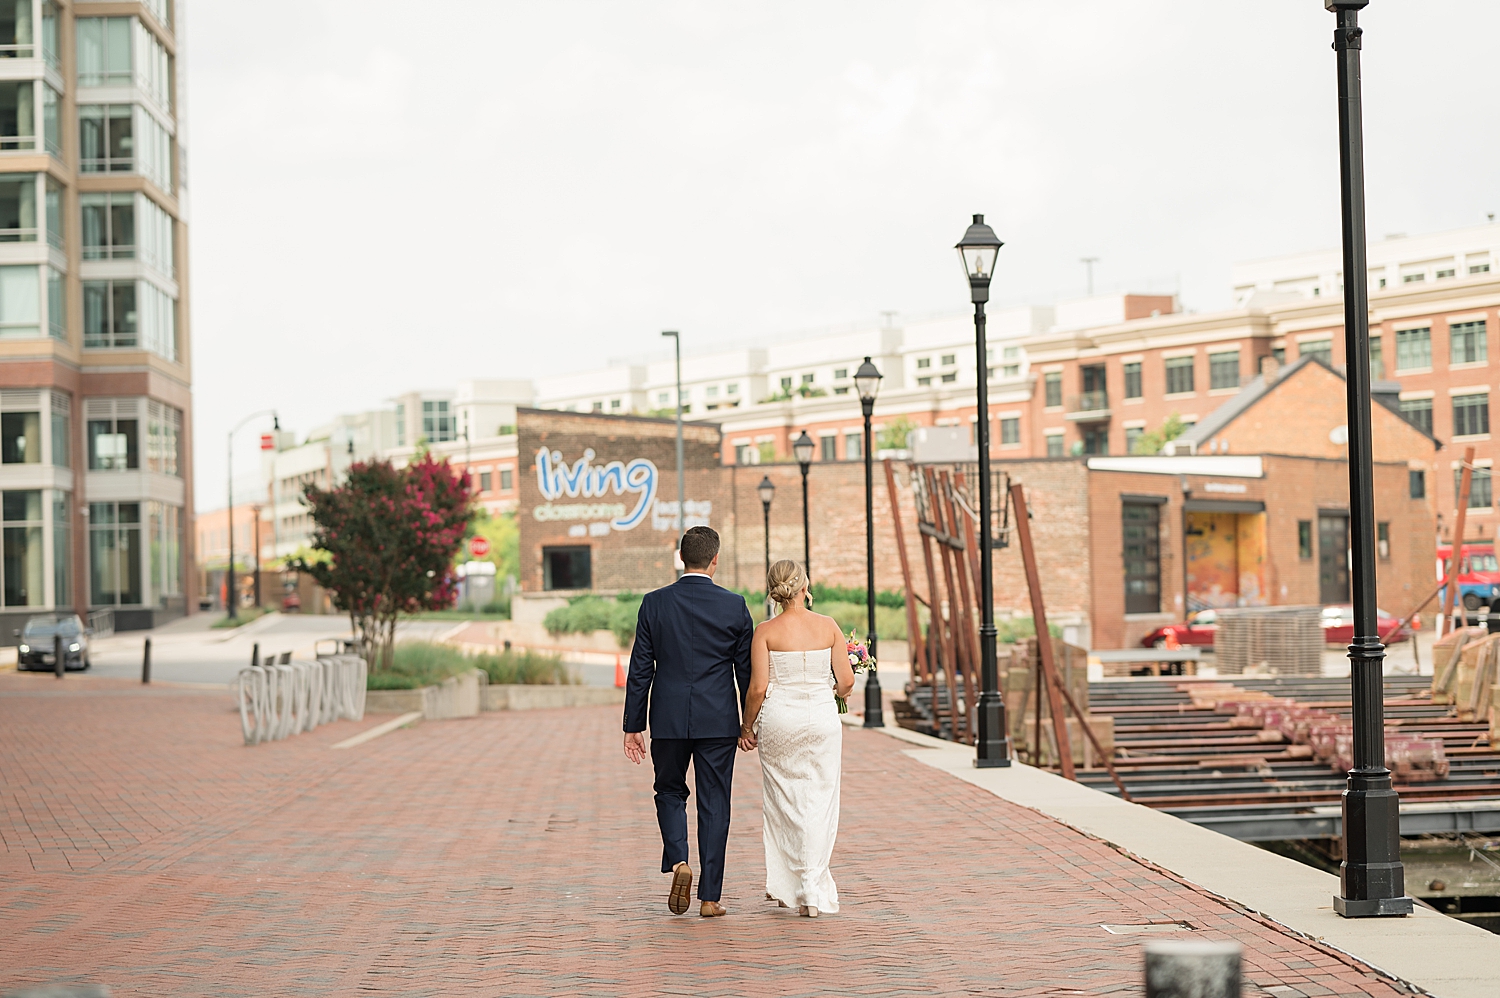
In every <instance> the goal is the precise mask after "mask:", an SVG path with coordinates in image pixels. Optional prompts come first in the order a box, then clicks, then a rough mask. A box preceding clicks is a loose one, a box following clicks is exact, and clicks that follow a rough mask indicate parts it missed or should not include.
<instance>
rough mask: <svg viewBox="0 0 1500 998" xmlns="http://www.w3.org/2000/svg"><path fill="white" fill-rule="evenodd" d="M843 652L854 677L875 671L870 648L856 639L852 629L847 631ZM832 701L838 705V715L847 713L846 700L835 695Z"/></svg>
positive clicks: (847, 703) (847, 704)
mask: <svg viewBox="0 0 1500 998" xmlns="http://www.w3.org/2000/svg"><path fill="white" fill-rule="evenodd" d="M845 651H846V652H847V653H848V655H849V668H851V669H853V670H854V674H855V675H856V676H857V675H859V674H860V673H861V672H873V671H875V658H874V656H872V655H871V654H870V646H869V645H868V644H867V643H866V642H863V641H860V640H859V639H858V638H856V637H855V636H854V631H853V630H852V629H851V630H850V631H849V638H848V641H847V642H846V644H845ZM833 699H834V701H835V702H837V703H838V705H839V713H840V714H847V713H849V701H848V700H846V699H844V698H843V697H841V696H839V695H838V694H837V693H835V694H834V695H833Z"/></svg>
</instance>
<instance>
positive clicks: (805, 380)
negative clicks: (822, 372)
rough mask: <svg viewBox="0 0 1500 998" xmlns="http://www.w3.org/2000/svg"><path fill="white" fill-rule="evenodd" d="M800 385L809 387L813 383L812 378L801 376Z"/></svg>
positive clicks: (807, 375) (809, 375) (805, 375)
mask: <svg viewBox="0 0 1500 998" xmlns="http://www.w3.org/2000/svg"><path fill="white" fill-rule="evenodd" d="M802 383H803V384H804V385H810V384H812V383H813V376H812V375H811V374H804V375H803V376H802Z"/></svg>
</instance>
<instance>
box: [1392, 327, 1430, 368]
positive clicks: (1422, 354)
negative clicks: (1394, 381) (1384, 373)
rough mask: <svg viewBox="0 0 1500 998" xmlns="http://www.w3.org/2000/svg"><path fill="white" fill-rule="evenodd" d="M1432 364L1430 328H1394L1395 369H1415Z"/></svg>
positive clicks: (1428, 366)
mask: <svg viewBox="0 0 1500 998" xmlns="http://www.w3.org/2000/svg"><path fill="white" fill-rule="evenodd" d="M1431 366H1432V329H1431V328H1430V327H1428V326H1423V327H1421V328H1420V329H1398V330H1396V370H1398V371H1416V370H1421V369H1423V368H1430V367H1431Z"/></svg>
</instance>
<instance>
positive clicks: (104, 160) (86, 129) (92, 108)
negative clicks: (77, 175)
mask: <svg viewBox="0 0 1500 998" xmlns="http://www.w3.org/2000/svg"><path fill="white" fill-rule="evenodd" d="M78 136H79V156H80V160H79V169H80V170H81V171H82V172H84V173H129V172H130V171H132V170H134V169H135V156H134V150H135V128H134V120H133V115H132V114H131V105H129V104H80V105H79V106H78Z"/></svg>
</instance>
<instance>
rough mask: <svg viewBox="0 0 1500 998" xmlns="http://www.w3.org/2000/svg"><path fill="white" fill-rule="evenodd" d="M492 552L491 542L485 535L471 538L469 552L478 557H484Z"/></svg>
mask: <svg viewBox="0 0 1500 998" xmlns="http://www.w3.org/2000/svg"><path fill="white" fill-rule="evenodd" d="M489 553H490V542H489V540H488V539H487V538H484V537H472V538H470V539H469V554H471V555H473V556H474V557H475V558H476V559H478V558H483V557H484V556H485V555H487V554H489Z"/></svg>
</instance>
